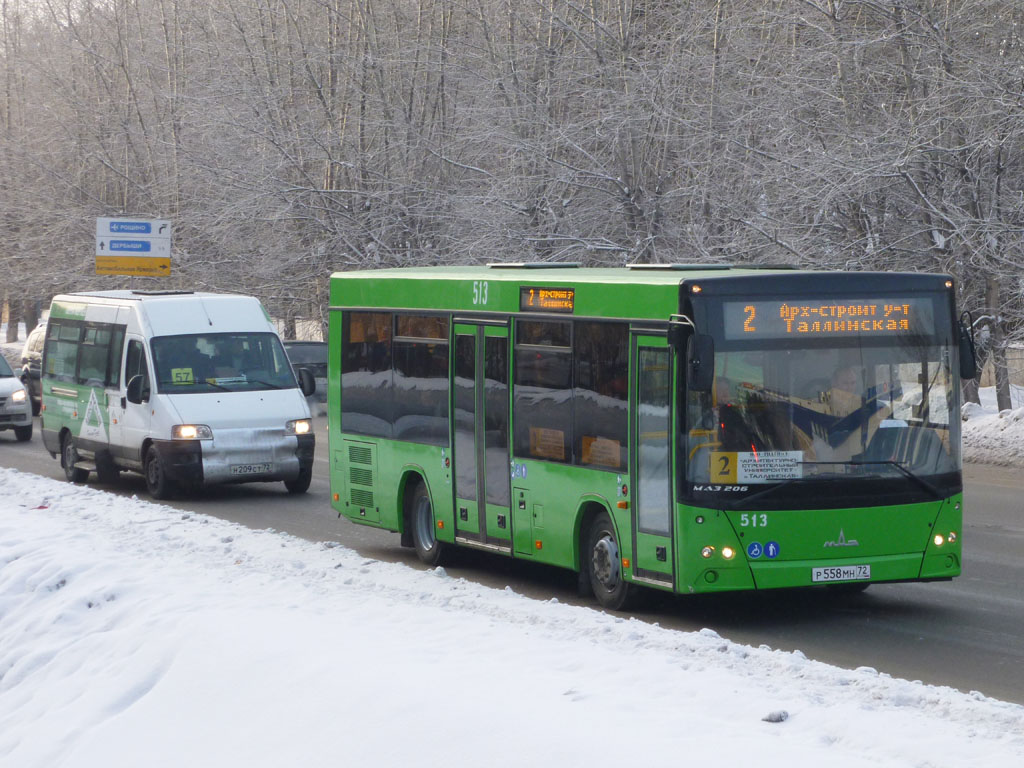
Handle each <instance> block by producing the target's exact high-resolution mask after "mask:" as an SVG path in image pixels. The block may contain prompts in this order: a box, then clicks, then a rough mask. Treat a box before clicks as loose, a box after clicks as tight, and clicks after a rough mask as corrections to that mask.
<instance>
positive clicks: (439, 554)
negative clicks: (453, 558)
mask: <svg viewBox="0 0 1024 768" xmlns="http://www.w3.org/2000/svg"><path fill="white" fill-rule="evenodd" d="M409 527H410V528H412V544H413V547H415V549H416V557H418V558H419V559H420V562H422V563H426V564H427V565H432V566H437V565H442V564H443V562H444V559H445V555H446V554H447V553H446V551H445V550H446V548H447V545H445V544H444V543H443V542H440V541H438V540H437V536H435V535H434V507H433V505H432V504H431V503H430V494H429V493H428V492H427V486H426V485H425V484H423V483H419V484H418V485H417V486H416V490H415V491H413V494H412V503H411V505H410V514H409Z"/></svg>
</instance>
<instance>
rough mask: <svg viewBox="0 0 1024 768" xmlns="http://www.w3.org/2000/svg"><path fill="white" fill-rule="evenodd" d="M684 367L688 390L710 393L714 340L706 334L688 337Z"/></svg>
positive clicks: (713, 362)
mask: <svg viewBox="0 0 1024 768" xmlns="http://www.w3.org/2000/svg"><path fill="white" fill-rule="evenodd" d="M686 367H687V375H688V379H689V385H690V389H691V390H692V391H694V392H710V391H711V385H712V383H713V382H714V380H715V340H714V339H713V338H712V337H711V336H708V335H707V334H703V333H698V334H695V335H693V336H691V337H690V342H689V344H687V347H686Z"/></svg>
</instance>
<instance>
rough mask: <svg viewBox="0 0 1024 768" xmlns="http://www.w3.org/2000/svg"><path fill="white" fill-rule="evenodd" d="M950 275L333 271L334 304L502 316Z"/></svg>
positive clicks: (676, 269)
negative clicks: (707, 293) (537, 295)
mask: <svg viewBox="0 0 1024 768" xmlns="http://www.w3.org/2000/svg"><path fill="white" fill-rule="evenodd" d="M943 279H945V276H943V275H923V274H910V273H880V272H812V271H805V270H797V269H794V268H793V267H791V266H788V265H766V266H763V267H759V266H756V265H755V266H743V267H735V266H732V265H728V264H705V265H695V264H659V265H647V264H644V265H635V266H632V267H600V268H594V267H579V266H576V265H572V264H569V265H567V264H546V263H545V264H494V265H486V266H443V267H411V268H395V269H378V270H358V271H352V272H335V273H334V274H333V275H331V306H332V307H335V308H337V307H346V308H348V307H351V308H357V309H375V308H379V309H421V310H426V311H431V310H433V311H453V312H458V311H467V312H468V311H472V312H497V313H502V314H509V313H516V312H521V311H535V312H538V313H547V314H565V315H566V316H567V317H568V316H578V317H606V318H623V319H652V320H660V321H667V320H668V319H669V317H670V316H671V315H673V314H675V313H678V312H679V311H680V309H679V308H680V289H681V286H683V285H684V284H687V285H692V284H693V283H695V282H696V283H701V282H704V283H705V285H707V287H709V288H711V287H712V286H716V287H718V288H719V289H722V288H726V289H727V285H726V284H728V286H733V285H735V287H737V288H742V289H743V290H752V292H753V294H755V295H756V294H757V293H758V292H759V289H764V288H765V287H766V286H767V285H768V284H771V283H774V285H775V286H776V287H782V285H783V284H785V285H786V286H787V287H788V286H792V287H793V289H794V290H801V291H804V290H811V291H816V290H821V289H823V288H824V286H826V285H828V283H832V284H834V285H835V287H836V288H839V289H841V291H842V292H855V291H856V290H857V288H858V287H863V288H867V287H868V286H871V287H872V288H877V287H880V286H883V285H884V286H888V287H891V286H893V285H894V284H902V285H903V286H904V287H906V288H909V287H911V286H913V287H914V288H926V287H928V288H932V287H935V288H937V287H938V285H937V284H936V281H941V280H943ZM825 281H828V282H825ZM798 286H799V287H798ZM531 289H535V290H536V291H541V290H544V291H548V292H553V293H549V295H550V296H552V297H554V298H553V299H552V300H551V301H550V302H547V303H545V304H544V305H543V306H534V307H533V308H532V309H531V308H529V307H527V304H528V302H530V301H532V299H531V298H530V297H531V294H530V293H529V292H530V290H531ZM567 292H568V293H567Z"/></svg>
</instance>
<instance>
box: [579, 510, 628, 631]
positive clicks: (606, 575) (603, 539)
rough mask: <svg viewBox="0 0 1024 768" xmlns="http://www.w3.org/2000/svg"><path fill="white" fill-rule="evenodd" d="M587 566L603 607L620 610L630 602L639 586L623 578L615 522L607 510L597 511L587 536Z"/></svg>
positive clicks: (591, 583) (597, 596)
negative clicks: (597, 513)
mask: <svg viewBox="0 0 1024 768" xmlns="http://www.w3.org/2000/svg"><path fill="white" fill-rule="evenodd" d="M586 558H587V562H586V567H587V569H588V571H589V573H588V575H589V576H590V586H591V588H592V589H593V591H594V597H596V598H597V602H599V603H600V604H601V607H602V608H607V609H609V610H612V611H621V610H625V608H626V607H627V606H628V605H629V604H630V602H631V601H632V599H633V593H634V592H635V590H636V587H634V586H633V585H632V584H629V583H628V582H626V581H625V580H624V579H623V578H622V558H621V557H620V555H619V544H618V541H617V540H616V538H615V526H613V525H612V519H611V517H609V516H608V513H607V512H602V513H601V514H600V515H598V516H597V517H596V518H595V519H594V522H593V523H592V524H591V526H590V531H589V533H588V536H587V547H586Z"/></svg>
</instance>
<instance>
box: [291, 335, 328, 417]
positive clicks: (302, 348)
mask: <svg viewBox="0 0 1024 768" xmlns="http://www.w3.org/2000/svg"><path fill="white" fill-rule="evenodd" d="M284 351H285V352H286V353H287V354H288V359H289V360H290V361H291V364H292V368H295V369H296V370H298V369H299V368H305V369H307V370H308V371H309V372H310V373H311V374H313V378H314V379H315V380H316V392H315V393H314V394H313V397H314V398H315V399H316V400H317V401H319V402H321V403H326V402H327V342H326V341H286V342H284Z"/></svg>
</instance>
